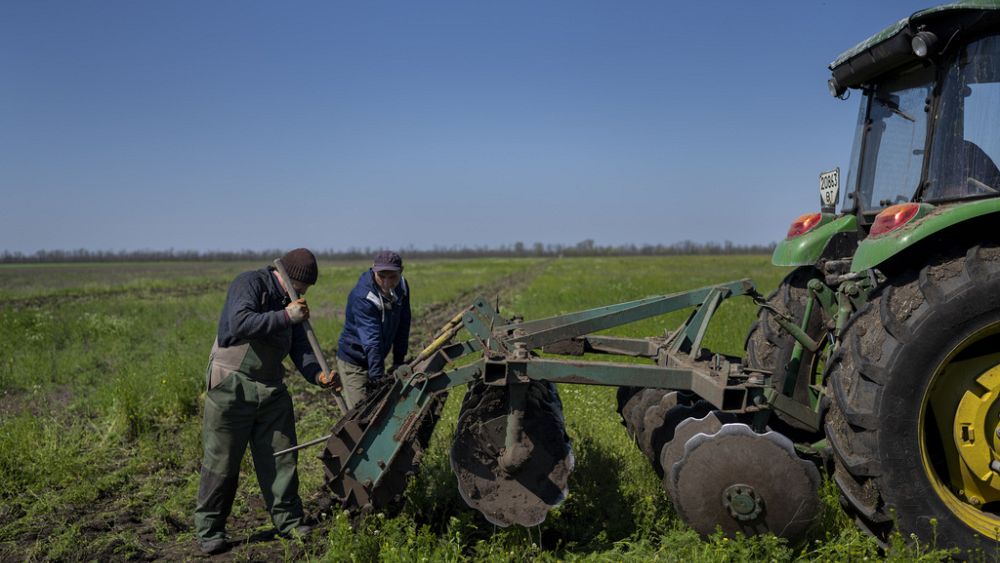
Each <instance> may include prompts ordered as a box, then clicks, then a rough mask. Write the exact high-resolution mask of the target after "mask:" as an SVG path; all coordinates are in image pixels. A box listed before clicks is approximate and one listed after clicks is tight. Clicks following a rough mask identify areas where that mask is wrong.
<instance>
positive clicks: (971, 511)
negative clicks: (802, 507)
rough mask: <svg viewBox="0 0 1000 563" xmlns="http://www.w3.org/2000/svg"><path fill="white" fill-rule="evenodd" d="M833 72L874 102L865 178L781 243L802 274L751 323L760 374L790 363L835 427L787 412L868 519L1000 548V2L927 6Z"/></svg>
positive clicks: (944, 539) (857, 174)
mask: <svg viewBox="0 0 1000 563" xmlns="http://www.w3.org/2000/svg"><path fill="white" fill-rule="evenodd" d="M830 69H831V70H832V75H833V76H832V78H830V80H829V87H830V91H831V93H832V94H833V95H834V96H836V97H838V98H846V97H847V96H848V95H849V94H850V93H852V92H854V93H857V94H860V98H861V104H860V107H861V109H860V112H859V114H858V123H857V132H856V134H855V138H854V148H853V150H852V153H851V164H850V170H849V172H848V175H847V183H846V186H847V188H848V190H849V191H848V193H847V197H846V198H845V199H844V201H843V205H842V210H841V213H840V214H836V213H834V206H835V204H836V203H837V200H838V197H837V190H838V185H839V178H838V176H839V171H837V170H834V171H832V172H829V173H825V174H822V175H821V176H820V192H821V204H822V207H823V209H822V211H821V212H819V213H812V214H807V215H803V216H802V217H800V218H798V219H797V220H796V221H795V222H794V223H793V224H792V226H791V228H790V229H789V231H788V236H787V238H786V239H785V240H784V241H782V242H781V243H780V244H779V245H778V247H777V248H776V249H775V252H774V256H773V262H774V263H775V264H776V265H780V266H795V267H796V269H795V270H793V271H792V272H791V273H790V274H789V275H788V276H787V277H786V278H785V280H784V281H783V282H782V284H781V286H780V287H779V288H778V290H777V291H776V292H775V293H774V294H772V295H771V296H770V297H769V298H768V305H767V306H765V307H764V308H762V309H761V312H760V315H759V318H758V321H757V323H755V325H754V327H753V329H752V330H751V332H750V335H749V336H748V339H747V346H746V356H747V358H746V363H747V366H748V369H751V370H752V369H764V370H773V372H774V373H775V374H782V375H780V376H777V377H776V378H775V379H776V386H777V387H778V388H779V391H780V392H781V393H783V394H784V395H786V397H788V398H790V399H792V400H794V401H796V402H799V403H807V402H808V403H810V404H812V405H814V406H817V407H818V409H819V410H818V412H819V413H820V414H822V415H823V427H822V428H821V429H818V428H816V427H815V426H811V425H809V424H803V422H802V421H801V420H798V419H795V418H793V417H790V416H788V415H787V414H786V413H782V412H781V411H780V409H776V415H777V417H778V418H779V419H781V420H782V421H783V422H784V423H785V425H786V426H787V427H788V428H789V429H790V430H791V431H792V432H799V433H801V432H806V433H809V432H816V434H815V437H819V436H820V433H819V432H821V433H822V434H823V435H825V437H826V439H827V441H828V443H829V446H830V449H831V450H832V453H833V461H834V465H835V470H834V479H835V481H836V483H837V486H838V487H839V489H840V491H841V497H842V503H843V505H844V506H845V507H846V509H847V510H848V511H849V512H850V513H851V514H852V515H853V516H854V517H855V518H856V520H857V522H858V524H859V525H860V526H862V527H863V528H864V529H865V530H867V531H869V532H870V533H872V534H873V535H875V536H876V537H878V538H882V539H885V538H886V537H887V534H888V533H889V532H890V531H891V530H892V529H893V527H894V526H896V527H898V529H899V530H900V531H901V532H903V533H904V534H910V533H915V534H917V535H918V536H919V537H921V538H931V537H934V536H936V537H937V538H938V541H939V543H941V544H944V545H952V546H957V547H960V548H963V549H971V548H983V549H986V550H988V552H989V553H993V552H995V550H996V549H997V546H998V545H1000V544H998V541H1000V400H998V399H1000V230H998V227H1000V198H998V196H1000V169H998V167H997V163H998V162H1000V2H997V1H996V0H991V1H984V0H978V1H976V0H970V1H963V2H956V3H953V4H948V5H944V6H940V7H937V8H931V9H927V10H923V11H920V12H917V13H915V14H913V15H912V16H910V17H909V18H906V19H904V20H902V21H900V22H898V23H896V24H894V25H892V26H890V27H889V28H887V29H885V30H884V31H882V32H881V33H879V34H877V35H875V36H873V37H872V38H870V39H868V40H867V41H865V42H863V43H861V44H859V45H857V46H856V47H854V48H853V49H851V50H849V51H847V52H846V53H844V54H843V55H841V56H840V57H838V58H837V59H836V60H835V61H834V62H833V63H832V64H831V65H830ZM782 316H784V318H792V319H796V323H797V325H798V328H800V329H801V332H804V333H805V336H806V337H807V338H805V339H803V338H800V339H798V340H796V338H795V337H793V336H792V333H791V332H789V331H787V330H785V329H784V328H782V327H781V326H780V325H779V323H778V322H777V321H778V320H779V319H780V318H781V317H782ZM781 320H783V319H781ZM803 342H805V343H806V344H807V345H803ZM810 343H815V345H814V346H810V345H808V344H810Z"/></svg>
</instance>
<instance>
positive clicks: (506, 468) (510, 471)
mask: <svg viewBox="0 0 1000 563" xmlns="http://www.w3.org/2000/svg"><path fill="white" fill-rule="evenodd" d="M524 387H527V388H526V389H522V390H520V391H523V392H524V393H525V397H524V399H525V401H524V402H525V408H524V410H523V414H522V413H520V412H512V410H511V409H510V408H509V407H510V404H511V401H509V400H508V393H509V390H508V389H507V388H506V387H496V386H487V385H483V384H481V383H478V384H473V385H471V386H470V388H469V391H468V393H467V394H466V396H465V400H464V402H463V404H462V410H461V413H460V414H459V418H458V429H457V430H456V432H455V439H454V442H453V443H452V448H451V458H450V459H451V468H452V472H453V473H454V474H455V477H456V479H457V481H458V490H459V492H460V493H461V495H462V498H463V499H464V500H465V502H466V504H468V505H469V506H470V507H472V508H475V509H476V510H478V511H480V512H481V513H482V514H483V516H484V517H485V518H486V519H487V520H488V521H489V522H491V523H492V524H495V525H497V526H501V527H506V526H509V525H511V524H517V525H520V526H526V527H528V526H537V525H538V524H541V523H542V522H543V521H544V520H545V517H546V516H547V515H548V512H549V510H551V509H552V507H554V506H557V505H558V504H559V503H561V502H562V501H563V499H565V498H566V494H567V492H568V490H569V476H570V473H572V471H573V466H574V463H575V461H574V458H573V451H572V448H571V447H570V442H569V437H568V436H567V435H566V431H565V421H564V419H563V414H562V404H561V403H560V401H559V395H558V394H557V393H556V389H555V386H554V385H552V384H551V383H547V382H540V381H539V382H532V383H529V384H525V385H524ZM516 427H519V428H516ZM511 433H515V434H517V435H516V436H514V439H515V444H514V447H513V448H511V447H508V446H507V445H506V443H507V442H508V440H507V436H508V434H511Z"/></svg>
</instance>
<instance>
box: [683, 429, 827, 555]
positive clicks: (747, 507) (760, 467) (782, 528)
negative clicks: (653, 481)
mask: <svg viewBox="0 0 1000 563" xmlns="http://www.w3.org/2000/svg"><path fill="white" fill-rule="evenodd" d="M706 426H707V425H706ZM666 478H667V479H669V480H670V482H671V486H670V490H671V491H673V492H674V495H673V500H674V506H675V507H676V509H677V513H678V514H679V515H680V516H681V517H682V518H683V519H684V521H685V522H687V523H688V525H690V526H691V527H692V528H694V529H695V530H696V531H697V532H698V533H700V534H701V535H702V536H704V537H708V536H710V535H711V534H713V533H714V532H715V530H716V529H717V528H721V529H722V532H723V533H724V534H725V535H726V536H727V537H730V538H733V537H736V534H737V533H741V534H744V535H753V534H762V533H767V532H771V533H774V534H778V535H780V536H782V537H785V538H789V540H790V541H792V542H797V541H800V540H801V539H802V538H803V536H804V535H805V533H806V532H807V531H808V529H809V527H810V526H811V525H812V523H813V522H814V520H815V518H816V516H817V515H818V514H819V508H820V502H819V494H818V492H817V491H818V489H819V485H820V481H821V480H820V475H819V470H818V469H817V468H816V466H815V465H814V464H812V463H810V462H808V461H806V460H803V459H801V458H800V457H799V456H798V454H796V453H795V447H794V445H793V444H792V441H791V440H789V439H788V438H786V437H785V436H783V435H781V434H778V433H777V432H765V433H763V434H758V433H756V432H754V431H753V429H752V428H750V427H749V426H747V425H746V424H739V423H735V424H723V425H722V427H721V428H720V429H719V430H718V431H717V432H715V433H714V434H704V433H698V434H695V435H694V436H693V437H691V438H690V439H689V440H688V441H687V442H686V443H685V444H684V455H683V456H682V457H681V459H680V460H679V461H677V462H676V463H674V464H673V465H672V467H671V468H670V472H669V474H668V476H667V477H666Z"/></svg>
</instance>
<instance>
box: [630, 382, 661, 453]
mask: <svg viewBox="0 0 1000 563" xmlns="http://www.w3.org/2000/svg"><path fill="white" fill-rule="evenodd" d="M666 394H667V390H666V389H648V388H647V389H643V390H642V391H639V393H637V394H636V395H635V396H634V397H632V398H631V399H629V401H628V403H626V404H625V409H624V411H623V413H622V415H623V418H624V419H625V428H627V429H628V431H629V433H630V434H632V437H633V438H634V439H635V440H637V441H638V439H639V436H640V435H641V434H642V430H643V425H644V423H645V416H646V411H647V410H648V409H649V407H652V406H653V405H655V404H657V403H659V402H660V399H661V398H663V396H664V395H666Z"/></svg>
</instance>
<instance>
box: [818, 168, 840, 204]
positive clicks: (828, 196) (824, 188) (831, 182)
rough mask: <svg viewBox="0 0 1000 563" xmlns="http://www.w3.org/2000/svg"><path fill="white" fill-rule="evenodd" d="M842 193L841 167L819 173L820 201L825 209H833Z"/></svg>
mask: <svg viewBox="0 0 1000 563" xmlns="http://www.w3.org/2000/svg"><path fill="white" fill-rule="evenodd" d="M839 195H840V167H837V168H834V169H833V170H831V171H829V172H823V173H822V174H820V175H819V201H820V203H821V204H822V206H823V210H824V211H826V210H829V211H833V210H834V208H835V207H836V206H837V199H838V196H839Z"/></svg>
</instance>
